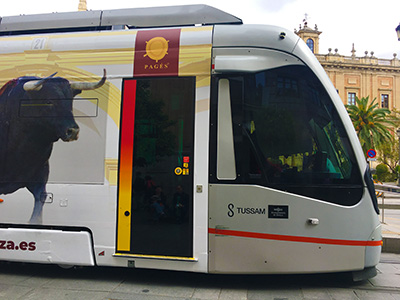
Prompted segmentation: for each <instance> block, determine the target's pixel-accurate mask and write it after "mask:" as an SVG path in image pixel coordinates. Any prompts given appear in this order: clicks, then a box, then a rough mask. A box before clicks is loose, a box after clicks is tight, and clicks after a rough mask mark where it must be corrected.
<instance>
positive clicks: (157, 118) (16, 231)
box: [0, 5, 382, 277]
mask: <svg viewBox="0 0 400 300" xmlns="http://www.w3.org/2000/svg"><path fill="white" fill-rule="evenodd" d="M121 25H123V26H121ZM125 25H128V26H125ZM104 70H105V76H103V72H104ZM55 72H57V74H55V75H52V76H50V75H51V74H53V73H55ZM102 76H103V77H105V82H102V83H99V84H98V85H96V86H95V87H93V88H91V89H86V88H81V87H80V85H74V84H73V82H74V83H76V82H78V83H79V82H96V81H98V80H99V79H100V78H101V77H102ZM42 78H45V79H44V80H41V79H42ZM57 78H58V79H57ZM60 78H61V79H60ZM62 79H66V80H67V82H69V85H68V86H70V87H71V88H72V93H73V95H72V96H68V95H67V93H66V92H65V93H64V92H63V93H64V94H62V95H61V96H60V95H59V94H60V93H61V92H60V91H61V85H59V84H58V83H57V82H58V81H57V80H62ZM103 81H104V80H103ZM26 82H31V84H30V85H29V84H28V85H25V83H26ZM21 83H23V85H21ZM0 85H1V87H2V88H1V89H0V109H1V111H0V131H2V132H0V142H1V145H0V199H1V201H0V260H5V261H21V262H36V263H55V264H63V265H83V266H95V265H98V266H120V267H121V266H126V267H135V268H153V269H168V270H182V271H193V272H209V273H257V274H278V273H316V272H341V271H354V272H356V273H357V274H361V276H363V277H368V276H373V271H374V270H375V266H376V264H377V263H378V262H379V258H380V252H381V242H382V236H381V225H380V222H379V218H378V214H379V210H378V208H377V203H376V197H375V194H374V189H373V185H372V183H371V180H370V175H369V171H368V167H367V164H366V162H365V159H364V155H363V153H362V150H361V147H360V145H359V142H358V139H357V136H356V134H355V131H354V128H353V126H352V123H351V121H350V119H349V117H348V115H347V112H346V110H345V108H344V106H343V104H342V102H341V100H340V98H339V95H338V94H337V92H336V90H335V88H334V87H333V85H332V83H331V82H330V80H329V78H328V77H327V75H326V73H325V72H324V70H323V69H322V67H321V66H320V64H319V63H318V61H317V59H316V58H315V56H314V55H313V53H312V52H311V51H310V50H309V48H308V47H307V46H306V44H305V43H303V41H302V40H301V39H300V38H299V37H298V36H297V35H295V34H294V33H292V32H290V31H287V30H286V29H283V28H279V27H275V26H267V25H265V26H263V25H244V24H242V22H241V20H240V19H238V18H236V17H233V16H231V15H229V14H227V13H224V12H222V11H219V10H217V9H214V8H212V7H208V6H204V5H189V6H179V7H165V8H148V9H127V10H111V11H88V12H75V13H59V14H58V13H57V14H49V15H47V14H46V15H32V16H18V17H3V18H2V20H1V23H0ZM50 85H52V86H50ZM22 86H23V89H22ZM18 88H19V90H18ZM63 88H64V87H63ZM48 91H50V92H48ZM72 99H73V101H72ZM35 101H36V102H35ZM71 102H72V103H73V110H72V113H73V118H70V119H72V121H71V122H73V119H74V120H75V122H76V124H77V125H78V126H79V131H78V129H77V126H75V127H74V128H75V129H74V130H73V131H74V138H71V139H69V140H70V142H68V143H67V142H64V141H65V140H67V141H68V139H67V138H63V137H62V136H58V137H56V138H53V139H52V140H51V141H50V142H48V144H47V146H46V145H44V144H41V146H40V147H49V148H46V149H50V150H46V151H48V152H47V157H44V160H43V161H42V162H41V165H38V164H36V165H35V164H30V162H31V161H36V160H37V159H39V158H40V157H41V155H40V154H37V153H36V152H41V151H39V150H37V149H36V147H37V146H36V145H38V144H39V143H41V142H42V140H43V141H44V140H46V135H47V134H48V133H47V132H50V131H51V130H52V129H49V127H51V126H55V125H54V124H55V123H57V122H58V121H60V120H64V119H67V117H66V115H67V112H65V111H63V110H62V109H61V110H57V109H58V108H57V107H59V106H58V105H59V103H64V104H65V105H64V106H68V103H71ZM11 103H18V108H17V109H15V111H14V110H13V108H11V106H12V105H11ZM56 108H57V109H56ZM51 110H52V111H51ZM13 114H14V115H13ZM10 115H13V117H9V116H10ZM26 122H28V123H29V124H30V125H29V126H28V127H29V130H28V129H23V130H21V132H22V134H26V135H25V136H24V135H22V139H21V136H20V135H19V139H20V140H21V143H23V144H26V145H29V147H28V146H26V148H29V149H26V148H25V149H23V148H22V147H19V146H18V145H17V146H16V145H15V143H13V142H12V141H11V139H12V132H14V131H13V130H14V129H15V131H18V130H19V129H20V128H26V127H24V126H25V125H23V124H25V123H26ZM38 124H40V126H39V125H38ZM43 124H46V125H43ZM57 124H58V123H57ZM35 128H36V129H35ZM35 130H36V132H35ZM69 130H71V129H69ZM37 131H38V132H37ZM27 132H30V133H27ZM32 132H33V133H32ZM78 133H79V135H78ZM18 134H21V133H18ZM25 139H26V143H25ZM63 140H64V141H63ZM43 143H44V142H43ZM38 147H39V146H38ZM38 149H42V148H38ZM42 152H43V151H42ZM42 159H43V157H42ZM25 161H27V163H26V164H25V165H24V163H21V162H25ZM21 165H23V166H21ZM26 165H29V166H30V167H29V168H37V169H38V170H35V171H34V172H33V171H32V174H33V175H26V174H28V173H29V172H30V171H29V170H28V171H23V170H24V167H26ZM31 165H32V166H31ZM43 165H44V166H45V167H44V168H43ZM14 166H15V167H14ZM46 166H49V171H48V172H47V173H46ZM18 170H21V171H20V173H23V174H20V173H18ZM44 173H46V174H48V175H47V177H48V178H47V177H46V174H44ZM10 174H13V175H10ZM24 174H25V175H24ZM38 174H39V175H38ZM43 174H44V175H43ZM42 175H43V176H42ZM29 176H30V177H29ZM40 184H42V185H41V189H42V190H41V192H40V193H39V196H38V194H36V200H35V199H34V198H35V197H34V195H33V192H30V190H35V188H32V186H34V187H38V186H40ZM12 187H14V188H12ZM35 201H36V203H35Z"/></svg>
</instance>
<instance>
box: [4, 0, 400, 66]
mask: <svg viewBox="0 0 400 300" xmlns="http://www.w3.org/2000/svg"><path fill="white" fill-rule="evenodd" d="M78 4H79V0H63V1H59V0H11V1H7V4H6V5H4V3H3V5H2V6H1V8H0V16H12V15H19V14H38V13H51V12H67V11H76V10H77V9H78ZM184 4H208V5H211V6H214V7H217V8H219V9H221V10H224V11H226V12H228V13H230V14H233V15H235V16H237V17H239V18H241V19H242V20H243V22H244V23H245V24H272V25H278V26H282V27H285V28H287V29H289V30H292V31H293V30H294V28H296V29H298V28H299V24H301V23H302V21H303V19H304V15H305V14H306V13H307V15H308V25H309V27H312V28H314V25H315V24H317V25H318V29H319V30H320V31H322V34H321V36H320V53H321V54H326V53H328V48H332V49H335V48H337V49H338V50H339V54H342V55H347V56H350V55H351V52H350V51H351V47H352V43H354V44H355V49H356V51H357V52H356V55H357V56H364V55H365V54H364V52H365V51H368V52H369V53H370V52H371V51H374V52H375V54H374V56H376V57H379V58H389V59H391V58H393V53H397V55H398V58H400V41H397V35H396V32H395V28H396V26H397V25H399V22H400V0H381V1H377V0H335V1H332V0H331V1H326V0H245V1H235V0H213V1H209V0H195V1H193V0H168V1H165V0H164V1H162V0H145V1H135V0H87V6H88V9H89V10H105V9H118V8H132V7H151V6H167V5H184Z"/></svg>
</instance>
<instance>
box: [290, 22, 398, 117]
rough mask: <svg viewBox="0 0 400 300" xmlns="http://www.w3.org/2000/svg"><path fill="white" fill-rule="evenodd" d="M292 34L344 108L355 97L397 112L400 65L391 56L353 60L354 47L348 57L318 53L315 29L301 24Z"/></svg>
mask: <svg viewBox="0 0 400 300" xmlns="http://www.w3.org/2000/svg"><path fill="white" fill-rule="evenodd" d="M295 33H296V34H297V35H298V36H299V37H301V38H302V39H303V40H304V41H305V42H306V43H307V45H308V46H309V47H310V49H311V50H312V51H313V53H314V54H315V56H316V57H317V59H318V60H319V62H320V63H321V65H322V67H323V68H324V69H325V71H326V73H327V74H328V76H329V78H330V79H331V81H332V83H333V84H334V86H335V87H336V89H337V91H338V93H339V95H340V97H341V99H342V101H343V103H344V104H355V97H356V96H357V97H358V98H361V97H367V96H369V98H370V100H371V101H372V99H375V98H376V99H377V101H379V106H380V107H386V108H388V109H390V110H392V109H395V108H396V109H397V110H400V61H399V59H398V58H397V57H396V54H393V58H392V59H380V58H377V57H375V56H374V52H370V53H368V52H367V51H365V52H364V56H360V57H358V56H356V50H355V49H354V44H353V47H352V50H351V52H350V53H351V56H345V55H341V54H339V53H338V50H337V49H335V50H334V51H333V52H332V49H329V50H328V51H329V52H328V53H327V54H320V53H319V35H320V34H321V33H322V32H321V31H318V28H317V26H315V28H314V29H312V28H310V27H308V25H307V22H306V21H305V22H304V24H303V26H301V25H300V28H299V29H298V30H295Z"/></svg>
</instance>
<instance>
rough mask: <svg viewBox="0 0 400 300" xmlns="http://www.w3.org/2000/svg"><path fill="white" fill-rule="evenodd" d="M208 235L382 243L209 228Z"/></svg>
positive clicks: (377, 242) (364, 244)
mask: <svg viewBox="0 0 400 300" xmlns="http://www.w3.org/2000/svg"><path fill="white" fill-rule="evenodd" d="M208 233H209V234H217V235H226V236H234V237H244V238H253V239H264V240H275V241H287V242H299V243H314V244H326V245H341V246H381V245H382V241H355V240H339V239H325V238H314V237H305V236H292V235H279V234H269V233H258V232H248V231H237V230H225V229H215V228H209V229H208Z"/></svg>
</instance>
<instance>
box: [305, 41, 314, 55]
mask: <svg viewBox="0 0 400 300" xmlns="http://www.w3.org/2000/svg"><path fill="white" fill-rule="evenodd" d="M306 43H307V46H308V47H309V48H310V49H311V51H312V53H314V41H313V40H312V39H308V40H307V42H306Z"/></svg>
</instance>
